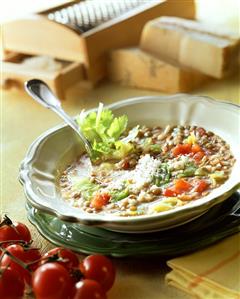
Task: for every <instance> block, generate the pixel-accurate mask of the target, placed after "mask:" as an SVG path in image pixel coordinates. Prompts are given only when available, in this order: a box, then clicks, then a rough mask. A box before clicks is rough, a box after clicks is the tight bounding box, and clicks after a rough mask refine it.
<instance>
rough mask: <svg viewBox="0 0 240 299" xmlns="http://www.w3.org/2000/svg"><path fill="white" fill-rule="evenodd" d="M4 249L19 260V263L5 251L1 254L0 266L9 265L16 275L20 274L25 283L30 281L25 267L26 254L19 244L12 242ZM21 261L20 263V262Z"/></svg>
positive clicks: (29, 275) (28, 272)
mask: <svg viewBox="0 0 240 299" xmlns="http://www.w3.org/2000/svg"><path fill="white" fill-rule="evenodd" d="M6 250H7V251H8V252H9V253H10V254H11V255H12V256H13V257H15V258H17V259H18V260H19V263H18V262H16V261H14V260H13V259H12V258H11V256H10V255H7V254H6V253H4V254H3V257H2V260H1V266H2V267H8V266H9V267H10V268H11V269H13V270H15V271H16V272H17V273H18V275H20V276H22V277H23V279H24V280H25V282H26V283H27V284H30V283H31V274H30V271H29V270H27V269H26V266H27V265H26V256H25V251H24V249H23V247H22V246H21V245H18V244H13V245H9V246H8V247H7V248H6ZM20 263H21V264H20Z"/></svg>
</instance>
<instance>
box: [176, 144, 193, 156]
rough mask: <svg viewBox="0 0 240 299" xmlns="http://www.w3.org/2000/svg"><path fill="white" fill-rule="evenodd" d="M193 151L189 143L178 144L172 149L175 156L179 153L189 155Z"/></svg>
mask: <svg viewBox="0 0 240 299" xmlns="http://www.w3.org/2000/svg"><path fill="white" fill-rule="evenodd" d="M190 153H191V145H190V144H188V143H185V144H178V145H176V146H175V147H174V148H173V149H172V154H173V156H174V157H177V156H179V155H187V154H190Z"/></svg>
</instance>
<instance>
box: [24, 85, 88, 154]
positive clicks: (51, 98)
mask: <svg viewBox="0 0 240 299" xmlns="http://www.w3.org/2000/svg"><path fill="white" fill-rule="evenodd" d="M25 90H26V91H27V93H28V94H29V95H30V96H31V97H32V98H33V99H34V100H35V101H37V102H38V103H39V104H41V105H42V106H44V107H45V108H48V109H51V110H52V111H54V112H55V113H56V114H58V115H59V116H60V117H61V118H62V119H63V120H64V121H65V122H66V123H67V124H68V125H69V126H71V128H72V129H73V130H75V131H76V132H77V134H78V135H79V136H80V138H81V139H82V141H83V143H84V145H85V148H86V150H87V152H88V154H89V156H91V154H92V146H91V144H90V142H89V141H88V140H87V139H86V138H85V136H84V135H83V133H82V132H81V130H80V129H79V127H78V125H77V123H76V122H75V121H74V120H73V119H72V118H71V117H70V116H69V115H68V114H67V113H66V112H65V111H64V110H63V109H62V107H61V102H60V101H59V100H58V99H57V98H56V96H55V95H54V94H53V93H52V91H51V90H50V88H49V87H48V85H47V84H46V83H45V82H43V81H41V80H39V79H32V80H29V81H26V82H25Z"/></svg>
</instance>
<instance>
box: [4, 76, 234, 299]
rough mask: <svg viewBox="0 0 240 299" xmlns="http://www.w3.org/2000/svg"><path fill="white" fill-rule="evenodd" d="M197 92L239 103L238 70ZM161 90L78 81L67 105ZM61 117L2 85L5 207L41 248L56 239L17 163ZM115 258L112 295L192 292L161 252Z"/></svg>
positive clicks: (135, 298) (156, 298)
mask: <svg viewBox="0 0 240 299" xmlns="http://www.w3.org/2000/svg"><path fill="white" fill-rule="evenodd" d="M194 93H195V94H199V95H207V96H210V97H214V98H216V99H221V100H226V101H232V102H234V103H239V101H240V90H239V76H237V75H235V76H233V77H232V78H228V79H224V80H222V81H212V82H210V83H208V84H207V85H205V86H203V87H201V88H199V89H198V90H195V91H194ZM160 94H161V93H159V92H151V91H146V90H137V89H132V88H131V89H130V88H124V87H121V86H118V85H114V84H110V83H107V82H105V83H102V84H101V85H100V86H99V87H97V88H96V89H94V90H85V91H82V90H80V88H79V86H75V87H74V88H72V89H71V90H69V91H68V94H67V100H66V101H65V102H64V103H63V107H64V109H65V110H66V111H67V112H68V113H69V114H71V115H75V114H77V113H78V112H79V111H80V110H81V109H83V108H91V107H95V106H97V105H98V102H99V101H101V102H103V103H104V104H109V103H112V102H115V101H117V100H120V99H125V98H130V97H135V96H144V95H160ZM60 122H61V120H60V119H59V118H58V117H57V116H56V115H55V114H54V113H52V112H51V111H49V110H46V109H45V108H43V107H41V106H40V105H39V104H37V103H36V102H34V101H33V100H32V99H31V98H30V97H29V96H28V95H27V94H26V93H25V92H24V91H19V90H11V91H1V144H2V147H1V189H0V190H1V213H2V214H3V213H7V214H8V215H9V216H10V217H11V218H12V219H14V220H17V221H21V222H24V223H26V224H27V225H28V226H29V227H30V229H31V232H32V235H33V239H34V243H35V245H36V246H40V247H41V249H42V251H46V250H48V249H49V248H51V247H53V245H52V244H50V243H49V242H48V241H46V240H45V239H44V238H42V237H41V236H40V235H39V233H38V232H37V231H36V229H35V228H34V227H33V226H32V225H30V224H29V222H28V220H27V215H26V211H25V208H24V205H25V197H24V194H23V189H22V186H21V185H20V183H19V182H18V168H19V164H20V162H21V161H22V159H23V158H24V156H25V154H26V151H27V149H28V147H29V145H30V144H31V143H32V142H33V140H34V139H35V138H37V137H38V136H39V135H40V134H41V133H43V132H44V131H45V130H47V129H48V128H50V127H52V126H55V125H56V124H58V123H60ZM114 263H115V264H116V267H117V279H116V283H115V285H114V287H113V289H112V290H111V291H110V292H109V296H108V299H160V298H161V299H170V298H172V299H182V298H183V299H187V298H190V297H188V295H185V294H184V293H182V292H180V291H177V290H175V289H174V288H171V287H168V286H166V285H165V282H164V276H165V273H166V272H167V271H168V269H167V267H166V265H165V262H164V261H162V260H161V259H160V258H152V259H146V258H145V259H144V258H142V259H130V258H122V259H114Z"/></svg>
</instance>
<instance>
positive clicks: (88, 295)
mask: <svg viewBox="0 0 240 299" xmlns="http://www.w3.org/2000/svg"><path fill="white" fill-rule="evenodd" d="M74 299H107V296H106V293H105V292H104V291H103V289H102V287H101V285H100V284H99V283H98V282H97V281H95V280H92V279H83V280H82V281H79V282H78V283H77V284H76V294H75V296H74Z"/></svg>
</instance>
